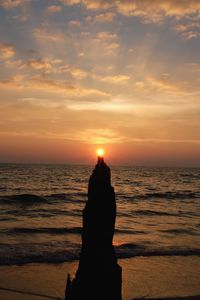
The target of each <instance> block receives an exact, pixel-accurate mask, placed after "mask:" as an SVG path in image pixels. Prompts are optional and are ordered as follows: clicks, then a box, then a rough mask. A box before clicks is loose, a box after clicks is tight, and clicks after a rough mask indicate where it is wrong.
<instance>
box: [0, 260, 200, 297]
mask: <svg viewBox="0 0 200 300" xmlns="http://www.w3.org/2000/svg"><path fill="white" fill-rule="evenodd" d="M119 264H120V265H121V266H122V268H123V300H132V299H135V300H136V299H152V300H155V299H156V300H160V299H165V300H172V299H180V300H189V299H191V300H193V299H195V300H197V299H198V300H200V259H199V257H195V256H194V257H137V258H131V259H121V260H119ZM76 267H77V262H73V263H64V264H59V265H53V264H29V265H24V266H1V267H0V299H1V300H44V299H63V298H64V290H65V281H66V276H67V273H68V272H69V273H70V274H74V272H75V270H76ZM94 300H95V299H94ZM105 300H107V299H105Z"/></svg>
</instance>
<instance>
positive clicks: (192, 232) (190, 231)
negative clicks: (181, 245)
mask: <svg viewBox="0 0 200 300" xmlns="http://www.w3.org/2000/svg"><path fill="white" fill-rule="evenodd" d="M160 232H164V233H169V234H189V235H197V236H199V232H198V231H197V230H195V229H192V228H185V229H184V228H172V229H164V230H160Z"/></svg>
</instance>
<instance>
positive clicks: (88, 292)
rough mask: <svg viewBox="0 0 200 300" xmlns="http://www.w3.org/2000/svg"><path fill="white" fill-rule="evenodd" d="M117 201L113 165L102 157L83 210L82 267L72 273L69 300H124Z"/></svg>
mask: <svg viewBox="0 0 200 300" xmlns="http://www.w3.org/2000/svg"><path fill="white" fill-rule="evenodd" d="M115 218H116V202H115V192H114V189H113V187H112V186H111V178H110V168H109V167H108V166H107V165H106V164H105V163H104V159H103V158H102V157H98V163H97V165H96V166H95V169H94V171H93V173H92V175H91V177H90V180H89V186H88V201H87V202H86V206H85V208H84V210H83V230H82V247H81V255H80V261H79V266H78V270H77V272H76V275H75V278H74V279H73V280H72V281H71V280H70V276H69V275H68V279H67V286H66V296H65V297H66V298H65V299H66V300H86V299H87V300H100V299H101V300H103V299H109V300H121V299H122V296H121V283H122V279H121V273H122V271H121V267H120V266H119V265H118V264H117V258H116V256H115V251H114V247H113V244H112V240H113V234H114V229H115Z"/></svg>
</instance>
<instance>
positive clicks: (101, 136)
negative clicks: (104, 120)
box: [75, 128, 124, 145]
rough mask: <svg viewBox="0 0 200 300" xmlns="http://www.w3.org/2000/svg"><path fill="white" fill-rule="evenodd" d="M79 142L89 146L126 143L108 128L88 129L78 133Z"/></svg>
mask: <svg viewBox="0 0 200 300" xmlns="http://www.w3.org/2000/svg"><path fill="white" fill-rule="evenodd" d="M75 139H76V137H75ZM77 140H79V141H82V142H85V143H89V144H96V145H102V144H113V143H121V142H124V137H122V136H120V135H119V133H117V132H115V131H114V130H111V129H108V128H95V129H93V128H87V129H85V130H83V131H79V132H78V135H77Z"/></svg>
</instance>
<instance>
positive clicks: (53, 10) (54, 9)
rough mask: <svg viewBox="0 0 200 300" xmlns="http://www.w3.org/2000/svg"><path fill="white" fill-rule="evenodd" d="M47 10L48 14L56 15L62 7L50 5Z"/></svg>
mask: <svg viewBox="0 0 200 300" xmlns="http://www.w3.org/2000/svg"><path fill="white" fill-rule="evenodd" d="M47 10H48V12H49V13H57V12H60V11H61V10H62V7H61V6H60V5H50V6H48V8H47Z"/></svg>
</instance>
